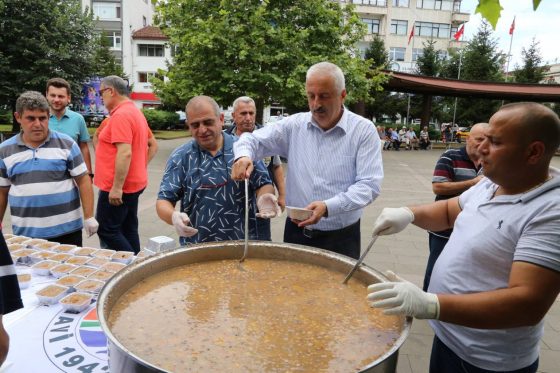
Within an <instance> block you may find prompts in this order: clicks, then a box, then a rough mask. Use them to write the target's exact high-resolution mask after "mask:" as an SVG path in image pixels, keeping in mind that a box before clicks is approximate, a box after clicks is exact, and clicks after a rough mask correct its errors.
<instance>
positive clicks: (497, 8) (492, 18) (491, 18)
mask: <svg viewBox="0 0 560 373" xmlns="http://www.w3.org/2000/svg"><path fill="white" fill-rule="evenodd" d="M533 1H540V0H533ZM503 9H504V8H502V6H501V5H500V0H479V2H478V6H477V7H476V11H475V13H480V15H481V16H482V17H484V18H485V19H486V20H487V21H488V22H489V23H490V24H491V25H492V28H493V29H494V30H495V29H496V24H497V23H498V19H499V18H500V15H501V12H502V10H503Z"/></svg>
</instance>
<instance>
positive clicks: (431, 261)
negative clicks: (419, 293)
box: [422, 233, 449, 291]
mask: <svg viewBox="0 0 560 373" xmlns="http://www.w3.org/2000/svg"><path fill="white" fill-rule="evenodd" d="M428 234H429V244H430V256H429V257H428V264H427V265H426V274H425V275H424V286H423V287H422V289H423V290H424V291H427V290H428V285H430V278H431V277H432V271H433V270H434V265H435V264H436V260H437V258H439V255H440V254H441V252H442V251H443V248H444V247H445V244H447V241H449V238H444V237H439V236H436V235H435V234H433V233H428Z"/></svg>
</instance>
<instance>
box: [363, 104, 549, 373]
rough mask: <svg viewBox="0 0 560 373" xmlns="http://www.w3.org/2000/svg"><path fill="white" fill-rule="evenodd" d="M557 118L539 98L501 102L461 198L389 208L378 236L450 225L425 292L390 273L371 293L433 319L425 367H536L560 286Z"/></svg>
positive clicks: (378, 302) (445, 371)
mask: <svg viewBox="0 0 560 373" xmlns="http://www.w3.org/2000/svg"><path fill="white" fill-rule="evenodd" d="M559 144H560V119H559V118H558V116H557V115H556V114H555V113H554V112H553V111H552V110H550V109H549V108H547V107H546V106H544V105H541V104H537V103H531V102H523V103H514V104H508V105H504V106H502V107H501V108H500V109H499V110H498V112H497V113H495V114H494V115H493V116H492V117H491V118H490V123H489V126H488V129H487V130H485V139H484V141H483V142H482V144H481V145H480V147H479V152H480V157H481V159H482V166H483V170H484V175H485V176H486V177H485V178H484V179H482V180H481V181H479V182H478V183H477V184H476V185H474V186H473V187H471V188H470V189H468V190H467V191H466V192H464V193H463V194H461V195H460V196H459V197H454V198H451V199H446V200H443V201H437V202H434V203H431V204H427V205H421V206H413V207H401V208H386V209H383V211H382V213H381V215H380V216H379V217H378V218H377V220H376V222H375V225H374V228H373V234H374V235H390V234H395V233H398V232H400V231H402V230H403V229H404V228H405V227H406V226H407V225H408V224H410V223H414V225H416V226H418V227H420V228H423V229H427V230H431V231H441V230H444V229H448V228H451V227H453V228H454V229H453V233H452V234H451V236H450V238H449V241H448V243H447V245H446V246H445V250H443V252H442V253H441V255H440V257H439V258H438V260H437V262H436V264H435V266H434V270H433V273H432V278H431V281H430V286H429V288H428V291H427V292H424V291H422V290H420V289H419V288H418V287H417V286H416V285H414V284H412V283H410V282H407V281H402V280H399V279H398V278H397V277H395V275H394V274H389V275H390V277H391V278H392V281H391V282H387V283H379V284H374V285H371V286H370V287H369V288H368V291H369V295H368V300H369V301H370V302H372V303H370V304H371V306H372V307H379V308H385V309H386V310H385V311H384V313H385V314H391V315H396V314H404V315H408V316H414V317H416V318H419V319H430V321H429V323H430V325H431V327H432V328H433V329H434V332H435V337H434V342H433V346H432V356H431V359H430V372H431V373H455V372H497V371H500V372H504V371H507V372H522V373H534V372H536V371H537V369H538V365H539V343H540V340H541V337H542V335H543V332H544V320H543V318H544V316H545V315H546V313H547V312H548V310H549V309H550V307H551V305H552V304H553V303H554V302H555V301H556V299H557V297H558V294H559V293H560V170H558V169H556V168H552V167H550V162H551V159H552V157H553V156H554V154H555V152H556V149H557V148H558V145H559Z"/></svg>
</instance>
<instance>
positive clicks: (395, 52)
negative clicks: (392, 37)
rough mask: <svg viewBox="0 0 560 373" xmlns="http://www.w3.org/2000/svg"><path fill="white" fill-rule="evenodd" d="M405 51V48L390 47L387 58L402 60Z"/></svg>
mask: <svg viewBox="0 0 560 373" xmlns="http://www.w3.org/2000/svg"><path fill="white" fill-rule="evenodd" d="M405 52H406V48H390V49H389V58H390V59H391V60H392V61H404V54H405Z"/></svg>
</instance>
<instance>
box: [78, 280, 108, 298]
mask: <svg viewBox="0 0 560 373" xmlns="http://www.w3.org/2000/svg"><path fill="white" fill-rule="evenodd" d="M103 285H105V283H104V282H103V281H98V280H93V279H86V280H84V281H82V282H80V283H79V284H77V285H76V286H74V288H75V289H76V291H79V292H83V293H89V294H94V295H97V294H99V292H100V291H101V288H102V287H103Z"/></svg>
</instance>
